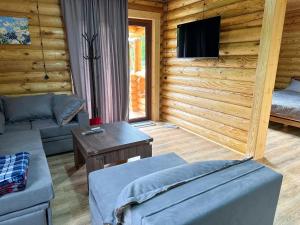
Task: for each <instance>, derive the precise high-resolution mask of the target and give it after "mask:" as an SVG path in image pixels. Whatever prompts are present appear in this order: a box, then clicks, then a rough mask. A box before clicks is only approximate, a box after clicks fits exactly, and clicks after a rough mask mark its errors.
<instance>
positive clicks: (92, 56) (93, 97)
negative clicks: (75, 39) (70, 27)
mask: <svg viewBox="0 0 300 225" xmlns="http://www.w3.org/2000/svg"><path fill="white" fill-rule="evenodd" d="M82 37H83V39H84V40H85V41H86V42H87V45H88V55H84V56H83V58H84V59H85V60H88V62H89V67H90V88H91V105H92V116H93V118H96V117H99V109H98V107H97V104H96V73H95V67H94V62H95V60H98V59H100V58H101V56H100V55H98V56H97V54H96V52H95V48H94V43H95V41H96V39H97V37H98V33H95V34H93V35H92V36H91V37H90V36H89V35H88V34H87V33H83V34H82Z"/></svg>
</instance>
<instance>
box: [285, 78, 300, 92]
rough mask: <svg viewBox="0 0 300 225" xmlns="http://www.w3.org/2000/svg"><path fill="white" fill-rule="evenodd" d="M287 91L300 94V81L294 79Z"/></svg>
mask: <svg viewBox="0 0 300 225" xmlns="http://www.w3.org/2000/svg"><path fill="white" fill-rule="evenodd" d="M285 90H286V91H295V92H300V81H299V80H295V79H292V82H291V84H290V85H289V86H288V87H287V88H286V89H285Z"/></svg>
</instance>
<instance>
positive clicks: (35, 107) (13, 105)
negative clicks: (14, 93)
mask: <svg viewBox="0 0 300 225" xmlns="http://www.w3.org/2000/svg"><path fill="white" fill-rule="evenodd" d="M52 97H53V94H46V95H36V96H22V97H3V103H4V111H5V116H6V118H7V120H8V121H10V122H15V121H22V120H33V119H41V118H51V117H53V113H52ZM20 109H22V110H20Z"/></svg>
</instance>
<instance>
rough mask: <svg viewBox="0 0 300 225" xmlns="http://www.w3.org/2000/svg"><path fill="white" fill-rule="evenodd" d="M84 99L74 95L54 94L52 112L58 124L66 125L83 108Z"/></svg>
mask: <svg viewBox="0 0 300 225" xmlns="http://www.w3.org/2000/svg"><path fill="white" fill-rule="evenodd" d="M83 105H84V100H82V99H80V98H77V97H75V96H68V95H56V96H54V97H53V113H54V115H55V118H56V121H57V123H58V125H60V126H62V125H66V124H67V123H69V122H70V121H71V120H72V119H73V118H74V117H75V116H76V114H77V113H78V112H80V111H81V110H82V109H83Z"/></svg>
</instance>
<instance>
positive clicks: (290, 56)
mask: <svg viewBox="0 0 300 225" xmlns="http://www.w3.org/2000/svg"><path fill="white" fill-rule="evenodd" d="M295 76H298V77H299V76H300V1H298V0H289V1H288V5H287V12H286V16H285V24H284V28H283V36H282V43H281V50H280V57H279V64H278V70H277V76H276V83H275V88H276V89H284V88H286V87H287V86H288V85H289V83H290V82H291V78H292V77H295Z"/></svg>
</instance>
